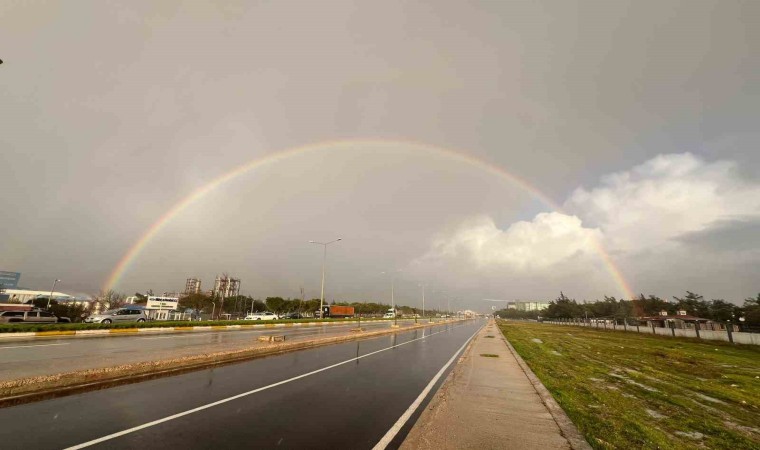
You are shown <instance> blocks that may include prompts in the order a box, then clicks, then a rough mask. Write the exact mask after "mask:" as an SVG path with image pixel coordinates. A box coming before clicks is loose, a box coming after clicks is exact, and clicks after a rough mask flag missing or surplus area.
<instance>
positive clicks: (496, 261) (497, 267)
mask: <svg viewBox="0 0 760 450" xmlns="http://www.w3.org/2000/svg"><path fill="white" fill-rule="evenodd" d="M736 169H737V167H736V164H735V163H733V162H730V161H717V162H707V161H704V160H703V159H701V158H699V157H697V156H694V155H692V154H689V153H684V154H671V155H660V156H657V157H655V158H653V159H651V160H649V161H647V162H645V163H644V164H641V165H639V166H636V167H633V168H632V169H630V170H628V171H622V172H618V173H613V174H611V175H607V176H605V177H602V178H601V180H600V183H599V185H598V186H596V187H594V188H591V189H588V190H587V189H584V188H578V189H576V190H575V191H574V192H573V193H572V195H571V196H570V197H569V199H568V200H567V201H566V202H565V205H564V209H565V212H550V213H541V214H538V215H536V216H535V217H534V218H533V219H532V220H531V221H520V222H515V223H512V224H510V225H508V226H507V227H505V228H503V229H502V228H499V227H498V226H497V225H496V224H495V222H494V220H493V219H491V218H490V217H488V216H479V217H475V218H472V219H469V220H467V221H465V222H463V223H462V224H460V226H458V227H455V228H453V229H451V230H448V231H447V232H444V233H441V234H440V235H438V236H437V237H436V238H435V239H434V240H433V242H432V245H431V247H430V250H429V251H428V252H427V254H425V256H423V257H422V258H419V259H418V260H417V261H416V262H417V263H420V264H417V267H422V266H432V267H436V268H437V269H438V270H439V271H440V269H441V268H443V267H445V268H446V269H447V271H446V273H457V272H462V273H468V274H480V275H482V276H483V277H482V278H481V280H488V281H484V282H485V283H486V284H487V285H493V280H497V281H496V283H497V284H500V286H501V287H500V288H499V289H509V290H510V291H512V290H515V289H518V290H519V286H521V285H522V286H528V285H531V284H532V286H531V287H530V288H529V289H530V292H537V290H538V289H541V287H542V286H543V285H552V286H554V285H557V286H559V285H560V284H561V287H564V288H566V289H574V290H575V291H576V292H579V293H581V294H582V295H597V296H598V295H601V294H602V293H604V292H605V291H604V290H605V289H610V286H613V285H611V284H610V283H611V281H610V277H609V274H608V273H607V271H606V270H604V268H603V262H602V261H601V258H600V257H599V255H598V247H597V244H599V243H601V244H602V247H603V248H604V249H605V250H607V251H608V252H609V253H610V254H611V255H612V259H613V260H614V262H615V263H616V264H617V265H618V266H619V267H621V268H622V269H623V272H624V274H625V276H626V278H628V280H629V281H631V282H633V284H634V289H636V290H638V291H641V292H662V290H663V289H667V290H668V291H671V292H672V293H673V294H677V293H679V292H681V291H683V290H684V289H695V288H702V289H704V291H705V292H706V293H707V291H709V290H710V289H713V290H714V289H716V288H715V287H714V282H715V280H714V279H712V277H710V276H708V275H706V274H705V273H704V271H705V270H707V271H713V272H714V271H715V270H716V268H710V266H711V263H707V261H711V262H712V263H717V262H718V261H720V263H718V264H720V266H721V267H720V270H721V271H723V272H733V273H740V272H741V273H744V272H746V267H747V264H751V263H752V261H755V262H758V252H757V251H754V250H752V249H756V248H757V246H758V242H755V245H754V246H753V245H750V244H752V243H751V242H748V239H752V238H751V234H748V233H747V232H745V233H744V235H742V236H739V235H736V236H734V235H735V234H736V233H737V231H736V229H739V230H744V229H753V228H752V227H753V226H755V225H754V224H755V223H758V221H759V220H760V183H757V182H753V181H750V180H747V179H745V178H742V177H741V176H740V175H739V174H738V173H737V170H736ZM727 223H728V224H732V227H733V228H731V229H730V230H729V234H730V235H729V236H725V235H726V233H727V232H726V226H727V225H726V224H727ZM736 224H739V225H741V227H739V225H736ZM737 227H738V228H737ZM742 227H743V228H742ZM721 233H722V234H721ZM748 236H749V237H748ZM702 240H704V241H705V242H704V245H702V242H701V241H702ZM707 240H709V242H707ZM695 241H699V242H695ZM736 241H740V242H736ZM720 246H725V247H726V249H725V250H726V251H728V252H730V255H731V257H732V258H734V259H733V260H735V261H736V263H734V262H732V261H733V260H732V259H728V260H727V259H726V258H725V256H726V255H725V254H723V256H722V257H721V258H718V256H720V254H721V253H720V252H721V251H722V248H717V247H720ZM737 246H741V247H740V248H741V249H742V250H741V251H738V250H737ZM744 249H747V250H746V251H745V250H744ZM724 253H725V252H724ZM739 253H742V255H741V258H739V256H740V255H739ZM748 259H749V260H752V261H747V260H748ZM737 264H738V265H739V266H741V265H742V264H743V265H744V266H745V270H743V271H742V270H741V267H738V268H737V267H735V265H737ZM739 278H740V279H738V285H737V286H739V285H741V287H742V289H749V287H745V286H744V285H743V284H742V283H744V284H747V285H748V284H749V282H746V283H745V282H744V281H742V280H743V278H741V277H739ZM701 280H705V282H704V283H702V281H701ZM711 280H712V281H711ZM734 281H737V280H734ZM489 283H490V284H489ZM705 283H707V284H705ZM710 283H713V284H710ZM735 284H736V283H735ZM555 287H556V286H555Z"/></svg>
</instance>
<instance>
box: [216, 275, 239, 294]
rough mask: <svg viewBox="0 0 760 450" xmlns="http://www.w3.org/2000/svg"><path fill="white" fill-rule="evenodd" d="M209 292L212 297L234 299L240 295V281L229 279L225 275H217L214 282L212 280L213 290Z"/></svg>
mask: <svg viewBox="0 0 760 450" xmlns="http://www.w3.org/2000/svg"><path fill="white" fill-rule="evenodd" d="M211 292H212V294H213V296H214V297H221V298H230V297H236V296H238V295H240V279H239V278H231V277H229V276H227V274H224V275H222V276H221V277H220V276H218V275H217V277H216V280H214V290H213V291H211Z"/></svg>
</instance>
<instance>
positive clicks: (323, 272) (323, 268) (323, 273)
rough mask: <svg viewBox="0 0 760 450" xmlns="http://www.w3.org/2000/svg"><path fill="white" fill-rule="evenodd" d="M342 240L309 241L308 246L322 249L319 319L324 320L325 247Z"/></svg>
mask: <svg viewBox="0 0 760 450" xmlns="http://www.w3.org/2000/svg"><path fill="white" fill-rule="evenodd" d="M341 240H343V239H341V238H338V239H336V240H334V241H330V242H317V241H309V244H319V245H322V246H323V247H324V254H323V256H322V294H321V295H320V296H319V318H320V319H324V318H325V317H324V316H325V314H324V311H323V309H324V305H325V266H326V265H327V246H328V245H330V244H332V243H333V242H338V241H341Z"/></svg>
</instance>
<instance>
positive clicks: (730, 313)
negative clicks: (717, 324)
mask: <svg viewBox="0 0 760 450" xmlns="http://www.w3.org/2000/svg"><path fill="white" fill-rule="evenodd" d="M708 307H709V312H708V314H707V316H705V317H706V318H708V319H711V320H718V321H721V322H726V321H728V320H733V319H734V317H739V316H741V308H740V307H738V306H736V305H734V304H733V303H729V302H727V301H725V300H723V299H718V300H713V301H711V302H710V304H709V306H708Z"/></svg>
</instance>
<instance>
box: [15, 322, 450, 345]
mask: <svg viewBox="0 0 760 450" xmlns="http://www.w3.org/2000/svg"><path fill="white" fill-rule="evenodd" d="M403 320H406V321H410V320H414V319H403ZM356 322H358V321H357V320H346V321H345V322H293V323H262V324H251V325H204V326H187V327H150V328H110V329H105V330H57V331H30V332H22V333H0V342H2V341H3V340H13V339H21V338H37V337H64V336H66V337H80V338H81V337H93V336H101V337H102V336H124V335H129V334H139V333H169V334H171V333H192V332H199V331H238V330H255V329H261V328H263V329H266V328H283V327H285V328H290V327H316V326H323V325H347V324H352V323H356ZM362 322H367V323H384V322H385V321H381V320H366V321H362ZM446 322H447V321H440V322H432V323H434V324H438V323H446ZM449 322H451V321H449ZM420 323H422V322H420Z"/></svg>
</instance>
